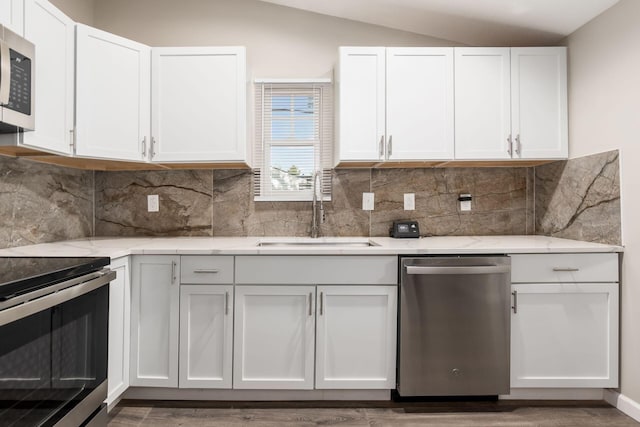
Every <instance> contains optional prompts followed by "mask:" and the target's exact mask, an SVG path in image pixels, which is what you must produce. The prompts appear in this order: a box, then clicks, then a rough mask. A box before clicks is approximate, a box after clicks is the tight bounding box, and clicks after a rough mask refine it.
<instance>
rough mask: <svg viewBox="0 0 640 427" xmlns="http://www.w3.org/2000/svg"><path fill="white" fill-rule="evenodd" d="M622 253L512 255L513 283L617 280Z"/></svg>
mask: <svg viewBox="0 0 640 427" xmlns="http://www.w3.org/2000/svg"><path fill="white" fill-rule="evenodd" d="M617 281H618V254H616V253H606V254H590V253H585V254H526V255H524V254H523V255H511V282H513V283H545V282H549V283H558V282H617Z"/></svg>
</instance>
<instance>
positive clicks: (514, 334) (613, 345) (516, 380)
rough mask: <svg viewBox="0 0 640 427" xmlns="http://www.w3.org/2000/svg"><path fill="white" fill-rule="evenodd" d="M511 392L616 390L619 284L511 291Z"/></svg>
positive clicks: (524, 286)
mask: <svg viewBox="0 0 640 427" xmlns="http://www.w3.org/2000/svg"><path fill="white" fill-rule="evenodd" d="M512 291H513V293H514V294H513V295H514V309H513V310H512V314H511V387H512V388H518V387H527V388H535V387H544V388H552V387H573V388H578V387H585V388H586V387H598V388H601V387H617V386H618V368H617V366H618V284H617V283H530V284H514V285H512Z"/></svg>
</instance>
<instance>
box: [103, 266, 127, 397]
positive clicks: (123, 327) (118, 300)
mask: <svg viewBox="0 0 640 427" xmlns="http://www.w3.org/2000/svg"><path fill="white" fill-rule="evenodd" d="M110 268H111V270H113V271H115V272H116V278H115V279H114V280H113V281H112V282H111V283H110V284H109V362H108V373H107V378H108V391H107V404H108V405H110V404H112V403H113V402H114V401H116V399H118V398H119V397H120V396H121V395H122V393H124V392H125V391H126V390H127V388H128V387H129V339H130V335H129V328H130V312H131V299H130V296H131V283H130V280H129V258H128V257H124V258H118V259H115V260H113V261H111V266H110Z"/></svg>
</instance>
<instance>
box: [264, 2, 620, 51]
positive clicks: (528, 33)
mask: <svg viewBox="0 0 640 427" xmlns="http://www.w3.org/2000/svg"><path fill="white" fill-rule="evenodd" d="M261 1H265V2H268V3H274V4H278V5H281V6H287V7H293V8H296V9H302V10H307V11H310V12H315V13H320V14H324V15H330V16H335V17H339V18H345V19H350V20H354V21H360V22H366V23H369V24H375V25H382V26H384V27H389V28H394V29H398V30H404V31H410V32H414V33H418V34H424V35H428V36H433V37H438V38H442V39H446V40H451V41H456V42H459V43H464V44H469V45H484V46H491V45H511V46H518V45H536V44H539V45H544V44H556V43H558V42H559V41H560V40H562V39H563V38H564V37H566V36H567V35H569V34H571V33H572V32H573V31H575V30H576V29H578V28H579V27H581V26H582V25H584V24H586V23H587V22H589V21H590V20H591V19H593V18H594V17H596V16H597V15H599V14H600V13H602V12H604V11H605V10H606V9H608V8H610V7H611V6H613V5H614V4H615V3H617V2H618V0H261Z"/></svg>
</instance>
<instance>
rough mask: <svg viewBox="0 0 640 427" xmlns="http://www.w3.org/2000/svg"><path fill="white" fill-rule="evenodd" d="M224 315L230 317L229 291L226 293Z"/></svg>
mask: <svg viewBox="0 0 640 427" xmlns="http://www.w3.org/2000/svg"><path fill="white" fill-rule="evenodd" d="M224 315H225V316H227V315H229V291H226V292H225V293H224Z"/></svg>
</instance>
